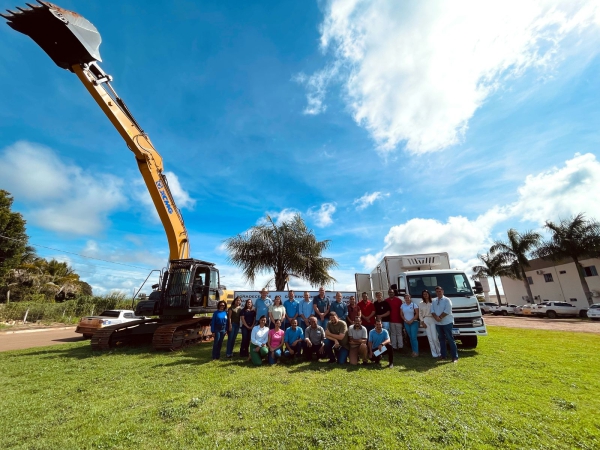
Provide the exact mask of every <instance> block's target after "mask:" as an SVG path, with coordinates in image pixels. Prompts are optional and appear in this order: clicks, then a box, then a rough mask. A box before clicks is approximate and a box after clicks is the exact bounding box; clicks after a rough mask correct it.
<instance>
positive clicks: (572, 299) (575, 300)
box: [569, 298, 577, 303]
mask: <svg viewBox="0 0 600 450" xmlns="http://www.w3.org/2000/svg"><path fill="white" fill-rule="evenodd" d="M569 300H571V301H572V302H573V303H576V302H577V299H576V298H570V299H569Z"/></svg>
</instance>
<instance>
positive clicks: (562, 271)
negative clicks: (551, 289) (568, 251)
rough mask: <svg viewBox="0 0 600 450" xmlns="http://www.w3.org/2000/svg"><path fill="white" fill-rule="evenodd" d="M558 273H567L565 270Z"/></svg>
mask: <svg viewBox="0 0 600 450" xmlns="http://www.w3.org/2000/svg"><path fill="white" fill-rule="evenodd" d="M558 273H560V274H563V273H567V271H566V270H561V271H560V272H558Z"/></svg>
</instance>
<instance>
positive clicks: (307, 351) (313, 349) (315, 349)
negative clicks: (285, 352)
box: [302, 343, 325, 361]
mask: <svg viewBox="0 0 600 450" xmlns="http://www.w3.org/2000/svg"><path fill="white" fill-rule="evenodd" d="M322 348H323V343H321V344H319V345H315V344H313V345H312V346H310V347H309V346H308V345H305V346H304V351H303V352H302V353H304V357H305V358H306V359H307V360H309V361H310V360H312V355H313V354H314V353H316V354H317V359H319V358H324V357H325V353H319V350H321V349H322Z"/></svg>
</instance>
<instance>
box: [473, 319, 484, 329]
mask: <svg viewBox="0 0 600 450" xmlns="http://www.w3.org/2000/svg"><path fill="white" fill-rule="evenodd" d="M473 326H474V327H481V326H483V319H482V318H481V317H479V318H477V319H473Z"/></svg>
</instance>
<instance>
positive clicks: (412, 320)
mask: <svg viewBox="0 0 600 450" xmlns="http://www.w3.org/2000/svg"><path fill="white" fill-rule="evenodd" d="M400 314H401V315H402V320H403V321H404V329H405V330H406V334H408V338H409V339H410V348H412V356H413V357H417V356H419V341H418V340H417V334H418V333H419V307H418V306H417V305H415V304H414V303H413V302H412V299H411V297H410V294H406V295H405V296H404V304H403V305H402V307H401V308H400Z"/></svg>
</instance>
